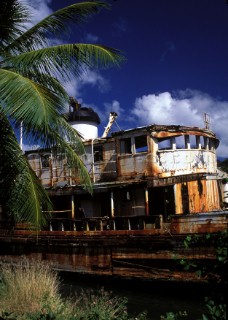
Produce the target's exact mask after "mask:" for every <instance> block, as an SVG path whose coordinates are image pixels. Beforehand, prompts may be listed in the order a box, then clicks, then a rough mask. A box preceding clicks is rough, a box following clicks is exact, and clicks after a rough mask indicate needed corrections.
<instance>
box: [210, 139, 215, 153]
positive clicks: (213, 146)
mask: <svg viewBox="0 0 228 320" xmlns="http://www.w3.org/2000/svg"><path fill="white" fill-rule="evenodd" d="M214 149H215V144H214V140H213V139H209V150H212V151H213V150H214Z"/></svg>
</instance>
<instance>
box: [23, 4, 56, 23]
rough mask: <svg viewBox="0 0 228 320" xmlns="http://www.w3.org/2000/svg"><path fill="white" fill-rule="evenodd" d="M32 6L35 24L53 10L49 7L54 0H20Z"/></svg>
mask: <svg viewBox="0 0 228 320" xmlns="http://www.w3.org/2000/svg"><path fill="white" fill-rule="evenodd" d="M20 1H21V2H24V3H26V4H27V5H29V6H30V7H31V9H32V10H31V11H32V22H31V24H32V25H35V24H36V23H38V22H39V21H41V20H43V19H44V18H45V17H47V16H48V15H49V14H51V13H52V12H53V11H52V9H51V8H50V7H49V5H50V4H51V2H52V0H20Z"/></svg>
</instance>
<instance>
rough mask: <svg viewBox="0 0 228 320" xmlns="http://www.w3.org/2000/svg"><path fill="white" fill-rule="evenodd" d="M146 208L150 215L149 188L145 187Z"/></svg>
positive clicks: (147, 213)
mask: <svg viewBox="0 0 228 320" xmlns="http://www.w3.org/2000/svg"><path fill="white" fill-rule="evenodd" d="M145 209H146V210H145V211H146V215H147V216H149V196H148V189H147V188H145Z"/></svg>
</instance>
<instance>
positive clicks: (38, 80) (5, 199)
mask: <svg viewBox="0 0 228 320" xmlns="http://www.w3.org/2000/svg"><path fill="white" fill-rule="evenodd" d="M108 7H109V6H108V5H107V4H106V3H105V2H102V1H86V2H82V3H80V2H79V3H75V4H72V5H70V6H68V7H65V8H63V9H61V10H58V11H57V12H54V13H52V14H51V15H49V16H48V17H46V18H45V19H43V20H42V21H40V22H39V23H37V24H36V25H34V26H33V27H31V28H30V29H28V30H27V29H26V27H25V26H26V24H27V23H28V22H29V21H30V18H31V14H32V13H31V12H30V9H31V8H30V7H28V6H27V5H26V3H25V2H21V1H19V0H1V22H0V23H1V25H0V97H1V98H0V131H1V132H0V135H1V147H0V204H1V206H2V208H3V211H4V212H5V213H6V214H7V215H8V216H13V217H14V219H15V220H17V221H23V220H26V221H29V222H31V223H33V224H34V225H35V226H36V227H37V228H38V229H39V228H40V226H42V224H43V223H44V219H43V217H42V210H45V209H46V208H45V205H46V207H49V206H50V201H49V199H48V197H47V194H46V193H45V191H44V190H42V187H41V186H40V185H39V181H38V179H36V177H35V176H34V174H33V173H32V172H31V168H30V166H29V163H28V162H27V161H26V159H25V156H24V154H23V153H22V152H21V150H20V147H19V145H18V141H17V139H16V136H15V135H14V133H13V129H14V128H17V127H19V126H20V123H21V122H23V136H24V138H29V140H30V141H33V143H34V144H40V145H41V146H42V147H43V148H53V147H54V148H55V149H57V151H58V152H59V153H61V152H63V151H64V154H65V155H66V156H67V158H68V163H70V165H71V166H72V167H73V168H76V169H77V174H78V177H79V178H80V180H81V182H82V184H84V186H85V188H87V190H88V191H90V192H92V185H91V181H90V177H89V174H88V172H87V170H86V168H85V166H84V164H83V162H82V160H81V156H82V155H83V154H84V153H85V150H84V146H83V144H82V141H81V138H80V137H79V135H78V133H77V132H76V130H74V129H72V128H71V126H70V125H69V124H68V123H67V121H66V120H65V118H64V117H63V116H62V114H63V112H65V108H66V106H67V105H68V104H69V101H68V100H69V97H68V95H67V93H66V91H65V89H64V86H63V85H62V81H66V80H69V79H70V77H71V76H74V77H77V78H79V77H80V76H81V75H82V74H83V73H84V72H85V71H86V70H88V69H89V68H107V67H110V66H119V65H120V63H121V62H122V61H123V60H124V58H123V55H122V53H121V52H120V51H119V50H117V49H115V48H111V47H107V46H103V45H96V44H81V43H78V44H76V43H74V44H62V45H55V46H54V45H50V44H49V39H51V38H52V39H53V38H54V37H56V36H58V39H59V40H61V36H62V37H64V35H65V34H67V33H69V28H68V26H69V25H70V24H71V25H72V23H74V24H75V26H77V25H79V24H81V23H83V22H85V21H87V19H88V18H89V17H91V16H92V15H94V14H95V13H97V12H98V11H99V10H100V9H102V8H108ZM76 30H77V29H76V28H74V31H75V32H76ZM65 138H67V141H68V143H66V139H65ZM56 154H57V152H56ZM53 156H55V155H54V154H53ZM15 198H16V199H17V201H15Z"/></svg>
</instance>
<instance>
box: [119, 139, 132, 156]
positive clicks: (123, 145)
mask: <svg viewBox="0 0 228 320" xmlns="http://www.w3.org/2000/svg"><path fill="white" fill-rule="evenodd" d="M125 153H130V154H131V153H132V151H131V138H125V139H121V140H120V154H125Z"/></svg>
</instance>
